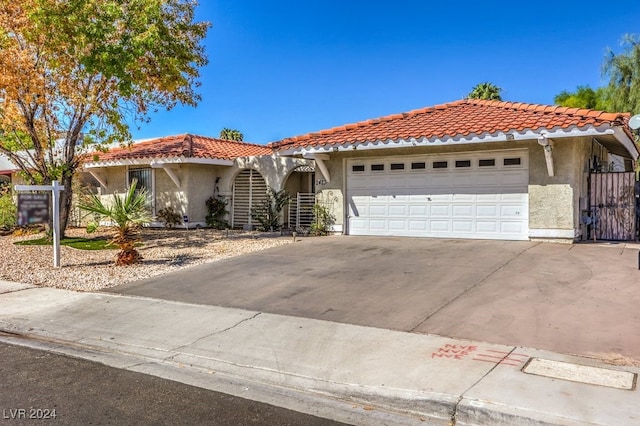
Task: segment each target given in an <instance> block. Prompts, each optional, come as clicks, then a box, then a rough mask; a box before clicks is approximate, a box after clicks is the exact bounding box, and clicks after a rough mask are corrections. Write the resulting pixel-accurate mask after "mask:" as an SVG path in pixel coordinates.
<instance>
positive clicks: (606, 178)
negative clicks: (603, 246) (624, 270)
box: [588, 172, 636, 241]
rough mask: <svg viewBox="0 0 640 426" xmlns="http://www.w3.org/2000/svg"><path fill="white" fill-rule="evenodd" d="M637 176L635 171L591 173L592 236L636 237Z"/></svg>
mask: <svg viewBox="0 0 640 426" xmlns="http://www.w3.org/2000/svg"><path fill="white" fill-rule="evenodd" d="M635 187H636V175H635V173H634V172H606V173H591V174H590V175H589V200H590V201H589V204H590V206H589V207H590V211H589V216H590V220H589V222H590V223H589V224H588V230H589V238H590V239H597V240H609V241H632V240H635V239H636V191H635Z"/></svg>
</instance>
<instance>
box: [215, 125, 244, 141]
mask: <svg viewBox="0 0 640 426" xmlns="http://www.w3.org/2000/svg"><path fill="white" fill-rule="evenodd" d="M220 139H226V140H230V141H239V142H242V141H243V140H244V135H243V134H242V132H241V131H240V130H236V129H229V128H228V127H225V128H224V129H222V130H220Z"/></svg>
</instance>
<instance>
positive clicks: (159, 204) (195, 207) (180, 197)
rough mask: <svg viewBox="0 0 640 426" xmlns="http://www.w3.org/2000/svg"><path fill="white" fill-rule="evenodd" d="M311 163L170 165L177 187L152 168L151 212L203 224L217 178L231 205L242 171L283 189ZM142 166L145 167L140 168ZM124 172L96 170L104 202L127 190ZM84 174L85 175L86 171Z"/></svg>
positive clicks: (252, 160) (253, 160) (266, 160)
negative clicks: (172, 214) (293, 174)
mask: <svg viewBox="0 0 640 426" xmlns="http://www.w3.org/2000/svg"><path fill="white" fill-rule="evenodd" d="M307 164H310V161H309V160H304V159H296V158H287V157H277V156H272V157H269V156H264V157H246V158H239V159H237V160H236V161H234V164H233V165H232V166H220V165H209V164H179V165H172V166H171V170H172V171H173V172H174V174H175V175H176V177H177V178H178V180H179V181H180V187H178V186H176V184H175V183H174V182H173V180H172V179H171V177H170V176H169V175H168V174H167V172H166V171H165V170H164V169H163V168H153V169H152V170H153V180H154V188H155V198H154V207H155V209H154V213H157V212H158V211H159V210H160V209H162V208H165V207H172V208H173V209H174V210H175V211H176V212H177V213H179V214H180V215H181V216H183V215H187V216H188V217H189V223H190V225H192V226H195V225H202V226H204V225H205V218H206V215H207V207H206V200H207V199H208V198H209V197H211V196H213V195H214V192H215V190H214V188H215V187H216V179H218V178H219V181H218V184H217V189H218V192H217V194H218V195H219V196H222V197H223V198H226V199H227V202H228V206H231V201H232V200H231V196H232V189H233V181H234V179H235V177H236V176H237V175H238V173H240V172H241V171H242V170H244V169H254V170H257V171H258V172H260V174H261V175H262V176H263V177H264V179H265V181H266V182H267V185H269V186H271V187H273V188H275V189H276V190H280V189H282V188H283V187H284V185H285V182H286V179H287V178H288V176H289V174H290V173H291V172H292V171H293V170H294V169H295V168H296V167H298V166H301V165H307ZM141 167H144V166H141ZM127 170H128V168H127V167H125V166H113V167H105V168H100V169H97V170H95V171H96V172H98V173H99V174H100V176H101V178H102V179H103V181H105V182H106V184H107V186H106V188H105V187H101V186H100V187H99V188H98V192H99V194H101V196H102V197H103V199H104V201H105V202H107V203H108V202H109V201H110V200H111V199H112V195H113V194H115V193H118V194H123V193H124V192H125V191H126V189H127V184H128V182H127ZM84 173H87V172H86V171H85V172H84Z"/></svg>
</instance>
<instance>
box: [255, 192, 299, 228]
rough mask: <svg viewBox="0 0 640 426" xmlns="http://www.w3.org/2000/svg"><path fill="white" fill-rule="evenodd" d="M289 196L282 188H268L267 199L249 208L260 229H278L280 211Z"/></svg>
mask: <svg viewBox="0 0 640 426" xmlns="http://www.w3.org/2000/svg"><path fill="white" fill-rule="evenodd" d="M290 199H291V196H290V195H289V193H288V192H287V191H285V190H284V189H283V190H281V191H276V190H275V189H273V188H269V191H268V192H267V199H266V200H264V201H263V202H262V203H260V204H258V205H257V206H256V207H254V208H252V209H251V218H252V219H255V220H256V221H257V222H258V223H259V224H260V227H259V230H261V231H275V230H277V229H280V213H281V212H282V209H283V208H284V206H286V205H287V203H288V202H289V200H290Z"/></svg>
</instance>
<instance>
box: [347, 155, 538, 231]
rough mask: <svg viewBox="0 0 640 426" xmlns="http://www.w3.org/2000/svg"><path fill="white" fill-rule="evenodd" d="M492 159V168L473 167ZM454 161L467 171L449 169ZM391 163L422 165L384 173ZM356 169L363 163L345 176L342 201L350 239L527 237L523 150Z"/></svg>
mask: <svg viewBox="0 0 640 426" xmlns="http://www.w3.org/2000/svg"><path fill="white" fill-rule="evenodd" d="M492 156H494V160H495V161H494V162H493V164H490V165H489V166H486V164H485V165H484V166H486V167H483V165H482V164H480V163H479V160H478V159H484V160H486V159H489V158H491V157H492ZM505 158H520V159H521V164H520V165H517V164H514V165H509V164H507V165H505V164H504V161H503V159H505ZM459 160H460V161H462V160H465V161H470V166H469V167H457V168H456V167H455V165H456V164H457V163H456V161H459ZM394 162H396V163H399V162H402V163H404V164H411V163H414V162H415V163H424V164H425V168H424V169H420V170H410V169H406V170H393V171H391V170H390V169H389V164H392V163H394ZM436 162H447V164H448V167H449V168H448V169H440V170H438V169H434V168H433V166H434V164H435V163H436ZM383 163H384V164H385V169H384V170H378V171H375V170H371V165H372V164H383ZM351 164H352V163H350V162H349V163H348V168H347V170H351V166H350V165H351ZM353 164H356V163H355V162H354V163H353ZM357 164H364V166H365V167H364V172H358V173H357V174H349V175H348V176H347V182H346V187H347V195H348V197H347V199H348V200H350V203H352V204H353V206H349V211H351V212H352V217H351V218H350V219H349V228H348V229H349V233H351V234H354V235H403V236H404V235H407V236H427V237H446V238H492V239H527V238H528V200H529V196H528V194H527V190H528V181H529V171H528V158H527V153H526V151H524V150H523V151H513V150H512V151H504V152H502V151H492V152H491V153H481V154H479V153H468V155H467V154H464V155H461V154H443V155H438V156H429V155H422V156H411V157H382V158H381V157H378V158H376V159H362V160H358V161H357ZM458 164H462V165H468V163H458ZM407 167H409V166H407ZM349 197H351V198H349Z"/></svg>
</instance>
